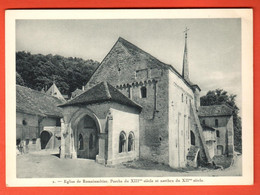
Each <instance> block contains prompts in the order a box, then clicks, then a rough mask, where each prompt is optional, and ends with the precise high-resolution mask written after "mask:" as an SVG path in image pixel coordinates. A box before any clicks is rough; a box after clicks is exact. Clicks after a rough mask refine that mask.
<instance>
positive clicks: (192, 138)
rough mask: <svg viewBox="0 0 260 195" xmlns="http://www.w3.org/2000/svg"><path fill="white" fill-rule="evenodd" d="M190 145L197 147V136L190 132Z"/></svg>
mask: <svg viewBox="0 0 260 195" xmlns="http://www.w3.org/2000/svg"><path fill="white" fill-rule="evenodd" d="M190 144H191V145H193V146H195V135H194V133H193V132H192V131H190Z"/></svg>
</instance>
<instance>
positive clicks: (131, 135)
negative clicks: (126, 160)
mask: <svg viewBox="0 0 260 195" xmlns="http://www.w3.org/2000/svg"><path fill="white" fill-rule="evenodd" d="M133 150H134V133H132V132H131V133H129V136H128V151H133Z"/></svg>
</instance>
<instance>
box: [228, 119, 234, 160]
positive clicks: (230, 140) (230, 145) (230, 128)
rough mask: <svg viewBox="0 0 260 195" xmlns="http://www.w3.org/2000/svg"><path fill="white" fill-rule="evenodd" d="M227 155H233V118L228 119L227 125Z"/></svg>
mask: <svg viewBox="0 0 260 195" xmlns="http://www.w3.org/2000/svg"><path fill="white" fill-rule="evenodd" d="M227 154H228V156H233V155H234V126H233V116H231V117H230V118H229V121H228V123H227Z"/></svg>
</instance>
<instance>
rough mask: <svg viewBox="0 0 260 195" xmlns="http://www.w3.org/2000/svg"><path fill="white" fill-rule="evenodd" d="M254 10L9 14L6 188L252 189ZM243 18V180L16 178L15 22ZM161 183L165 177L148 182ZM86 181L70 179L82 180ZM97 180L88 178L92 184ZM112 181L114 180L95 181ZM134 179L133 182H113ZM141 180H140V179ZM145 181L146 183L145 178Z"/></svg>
mask: <svg viewBox="0 0 260 195" xmlns="http://www.w3.org/2000/svg"><path fill="white" fill-rule="evenodd" d="M252 17H253V16H252V9H179V10H178V9H171V10H170V9H156V10H144V9H138V10H126V9H124V10H8V11H6V23H5V24H6V31H5V35H6V66H5V68H6V86H5V87H6V97H5V98H6V184H7V186H118V185H120V186H153V185H159V186H169V185H170V186H174V185H183V186H185V185H190V186H192V185H252V184H253V18H252ZM177 18H179V19H180V18H183V19H184V18H189V19H190V18H241V23H242V70H241V71H242V72H241V73H242V108H243V109H242V140H243V161H242V164H243V171H242V176H239V177H227V176H225V177H221V176H219V177H163V178H164V179H166V178H170V179H172V180H176V179H180V180H182V178H186V179H187V178H190V179H196V178H197V179H199V178H201V179H202V180H203V182H199V183H197V182H188V183H183V182H179V183H176V182H173V183H172V182H168V183H162V182H157V183H144V182H143V181H142V182H139V183H126V182H123V183H120V184H118V183H111V182H109V184H104V183H103V184H99V183H93V184H92V183H90V184H84V183H73V184H65V183H63V182H58V181H61V180H63V179H62V178H50V179H37V178H32V179H17V178H16V148H15V139H14V137H15V129H16V103H15V102H16V99H15V97H16V96H15V95H16V94H15V93H16V92H15V91H16V90H15V86H16V85H15V72H16V71H15V20H16V19H177ZM158 178H159V179H161V177H154V178H151V177H149V178H147V179H153V180H156V179H158ZM82 179H83V178H70V180H74V181H77V180H82ZM91 179H93V178H86V179H85V180H91ZM95 179H96V180H98V179H102V180H107V181H110V179H111V178H95ZM113 179H120V180H125V179H129V180H130V179H133V178H121V177H120V178H113ZM136 179H140V178H136ZM141 179H143V180H144V179H145V177H142V178H141ZM53 182H55V183H53Z"/></svg>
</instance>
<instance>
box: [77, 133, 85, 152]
mask: <svg viewBox="0 0 260 195" xmlns="http://www.w3.org/2000/svg"><path fill="white" fill-rule="evenodd" d="M78 146H79V150H83V149H84V147H83V136H82V134H79V143H78Z"/></svg>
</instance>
